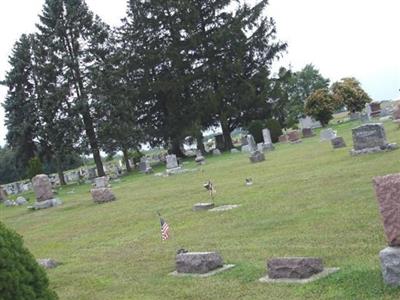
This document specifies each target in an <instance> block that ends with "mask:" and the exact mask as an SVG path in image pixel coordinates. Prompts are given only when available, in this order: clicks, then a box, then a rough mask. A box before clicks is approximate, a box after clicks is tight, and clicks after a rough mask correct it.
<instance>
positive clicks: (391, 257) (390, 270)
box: [379, 247, 400, 286]
mask: <svg viewBox="0 0 400 300" xmlns="http://www.w3.org/2000/svg"><path fill="white" fill-rule="evenodd" d="M379 257H380V260H381V269H382V276H383V281H384V282H385V283H386V284H388V285H391V286H400V247H387V248H385V249H383V250H382V251H381V252H379Z"/></svg>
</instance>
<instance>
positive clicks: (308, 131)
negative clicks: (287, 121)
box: [301, 128, 315, 138]
mask: <svg viewBox="0 0 400 300" xmlns="http://www.w3.org/2000/svg"><path fill="white" fill-rule="evenodd" d="M301 132H302V134H303V137H304V138H309V137H313V136H315V133H314V132H313V130H312V129H311V128H303V129H302V130H301Z"/></svg>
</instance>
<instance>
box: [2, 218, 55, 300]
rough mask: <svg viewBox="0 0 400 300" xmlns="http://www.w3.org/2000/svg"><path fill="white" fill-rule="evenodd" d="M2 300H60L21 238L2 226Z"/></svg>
mask: <svg viewBox="0 0 400 300" xmlns="http://www.w3.org/2000/svg"><path fill="white" fill-rule="evenodd" d="M0 299H1V300H22V299H43V300H52V299H58V297H57V294H56V293H55V292H53V291H52V290H50V289H49V281H48V279H47V275H46V273H45V271H44V270H43V269H42V268H41V267H40V266H39V265H38V264H37V262H36V260H35V258H34V257H33V256H32V254H31V253H30V252H29V251H28V250H27V249H26V248H25V247H24V246H23V241H22V238H21V237H20V236H19V235H18V234H17V233H15V232H14V231H11V230H9V229H7V228H6V227H5V226H4V224H2V223H0Z"/></svg>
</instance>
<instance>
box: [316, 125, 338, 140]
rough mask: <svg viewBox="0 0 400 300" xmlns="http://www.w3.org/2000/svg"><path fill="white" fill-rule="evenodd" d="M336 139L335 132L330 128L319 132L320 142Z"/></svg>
mask: <svg viewBox="0 0 400 300" xmlns="http://www.w3.org/2000/svg"><path fill="white" fill-rule="evenodd" d="M335 137H336V131H335V130H333V129H332V128H327V129H324V130H321V133H320V139H321V141H330V140H332V139H334V138H335Z"/></svg>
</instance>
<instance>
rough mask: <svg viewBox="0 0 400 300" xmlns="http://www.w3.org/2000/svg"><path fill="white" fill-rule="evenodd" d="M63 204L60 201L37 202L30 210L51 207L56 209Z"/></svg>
mask: <svg viewBox="0 0 400 300" xmlns="http://www.w3.org/2000/svg"><path fill="white" fill-rule="evenodd" d="M61 204H62V202H61V201H60V200H59V199H55V198H53V199H49V200H46V201H41V202H36V203H35V204H34V205H33V206H28V209H32V210H39V209H47V208H50V207H56V206H59V205H61Z"/></svg>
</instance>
